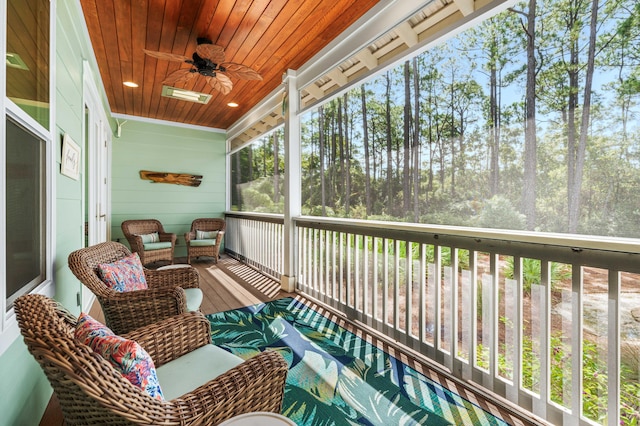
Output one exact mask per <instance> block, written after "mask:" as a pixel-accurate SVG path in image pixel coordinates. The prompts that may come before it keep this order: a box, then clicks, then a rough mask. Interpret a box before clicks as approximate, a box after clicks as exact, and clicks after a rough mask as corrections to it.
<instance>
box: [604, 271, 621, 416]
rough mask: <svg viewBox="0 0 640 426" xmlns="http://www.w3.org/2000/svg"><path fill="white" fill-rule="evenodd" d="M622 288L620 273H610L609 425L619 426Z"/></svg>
mask: <svg viewBox="0 0 640 426" xmlns="http://www.w3.org/2000/svg"><path fill="white" fill-rule="evenodd" d="M620 286H621V274H620V272H619V271H613V270H612V271H609V292H608V330H607V333H608V334H607V336H608V337H609V347H608V350H609V352H608V354H607V377H608V381H609V383H608V390H609V397H608V401H607V412H608V414H609V417H608V419H609V420H608V423H607V424H608V425H609V426H617V425H618V424H619V422H618V419H619V418H620V386H621V383H620V373H621V372H620V342H621V341H620Z"/></svg>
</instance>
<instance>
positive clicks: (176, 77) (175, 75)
mask: <svg viewBox="0 0 640 426" xmlns="http://www.w3.org/2000/svg"><path fill="white" fill-rule="evenodd" d="M195 76H196V73H195V72H191V68H183V69H179V70H178V71H175V72H172V73H171V74H169V75H168V76H167V77H166V78H165V79H164V80H162V84H176V83H186V82H187V81H189V80H191V79H192V78H193V77H195Z"/></svg>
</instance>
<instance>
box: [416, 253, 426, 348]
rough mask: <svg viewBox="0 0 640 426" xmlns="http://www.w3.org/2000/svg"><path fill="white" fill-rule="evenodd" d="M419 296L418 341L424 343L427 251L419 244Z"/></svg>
mask: <svg viewBox="0 0 640 426" xmlns="http://www.w3.org/2000/svg"><path fill="white" fill-rule="evenodd" d="M419 262H420V264H419V272H418V273H419V276H418V280H419V281H418V286H419V290H418V291H419V296H418V300H419V303H420V310H419V311H418V312H419V313H418V341H419V343H424V342H425V341H426V335H425V334H426V333H425V331H426V330H425V328H426V325H427V316H426V315H425V310H426V307H425V303H426V292H427V290H426V282H425V280H426V278H427V250H426V246H425V244H420V259H419Z"/></svg>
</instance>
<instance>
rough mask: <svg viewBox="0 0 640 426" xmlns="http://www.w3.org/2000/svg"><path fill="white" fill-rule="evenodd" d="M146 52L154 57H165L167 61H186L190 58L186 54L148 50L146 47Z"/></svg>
mask: <svg viewBox="0 0 640 426" xmlns="http://www.w3.org/2000/svg"><path fill="white" fill-rule="evenodd" d="M144 53H146V54H147V55H149V56H152V57H154V58H158V59H164V60H165V61H178V62H185V61H188V60H189V58H187V57H186V56H183V55H175V54H173V53H165V52H154V51H153V50H147V49H144Z"/></svg>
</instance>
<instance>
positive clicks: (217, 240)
mask: <svg viewBox="0 0 640 426" xmlns="http://www.w3.org/2000/svg"><path fill="white" fill-rule="evenodd" d="M222 237H224V231H218V235H217V236H216V245H217V246H218V247H220V243H222Z"/></svg>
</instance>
